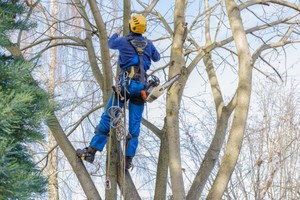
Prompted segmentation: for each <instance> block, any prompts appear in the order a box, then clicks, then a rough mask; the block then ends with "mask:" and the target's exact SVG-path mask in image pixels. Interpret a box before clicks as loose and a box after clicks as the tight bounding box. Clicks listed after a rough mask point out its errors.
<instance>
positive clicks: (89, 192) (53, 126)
mask: <svg viewBox="0 0 300 200" xmlns="http://www.w3.org/2000/svg"><path fill="white" fill-rule="evenodd" d="M47 125H48V127H49V128H50V130H51V132H52V133H53V136H54V138H55V140H56V141H57V143H58V145H59V147H60V148H61V150H62V151H63V153H64V155H65V156H66V158H67V159H68V161H69V163H70V165H71V167H72V169H73V171H74V173H75V174H76V176H77V178H78V180H79V182H80V184H81V186H82V189H83V191H84V193H85V194H86V196H87V198H88V199H89V200H101V197H100V195H99V193H98V191H97V188H96V187H95V185H94V183H93V180H92V179H91V177H90V175H89V173H88V171H87V170H86V168H85V166H84V164H83V162H82V160H81V159H79V158H78V157H77V156H76V152H75V149H74V147H73V146H72V144H71V142H70V141H69V140H68V138H67V136H66V135H65V133H64V131H63V129H62V127H61V126H60V124H59V121H58V119H57V118H56V116H55V114H54V113H52V115H51V116H50V117H49V118H48V119H47Z"/></svg>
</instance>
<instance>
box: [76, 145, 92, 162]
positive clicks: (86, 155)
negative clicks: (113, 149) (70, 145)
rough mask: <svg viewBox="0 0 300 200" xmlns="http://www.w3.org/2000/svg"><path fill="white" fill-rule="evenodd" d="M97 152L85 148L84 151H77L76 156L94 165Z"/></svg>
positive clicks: (90, 148)
mask: <svg viewBox="0 0 300 200" xmlns="http://www.w3.org/2000/svg"><path fill="white" fill-rule="evenodd" d="M96 152H97V150H96V149H94V148H93V147H85V148H84V149H77V150H76V155H77V156H78V157H79V158H81V159H82V160H85V161H87V162H89V163H93V162H94V159H95V154H96Z"/></svg>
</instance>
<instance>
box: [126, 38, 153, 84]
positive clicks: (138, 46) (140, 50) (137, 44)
mask: <svg viewBox="0 0 300 200" xmlns="http://www.w3.org/2000/svg"><path fill="white" fill-rule="evenodd" d="M128 40H129V42H130V44H131V45H132V46H133V47H134V49H135V51H136V53H137V55H138V57H139V68H140V75H141V77H140V81H141V82H142V83H143V84H146V72H145V68H144V62H143V55H144V50H145V48H146V46H147V43H148V40H147V38H144V39H143V40H138V39H135V38H133V37H132V36H128Z"/></svg>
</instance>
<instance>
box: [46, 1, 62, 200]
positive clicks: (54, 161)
mask: <svg viewBox="0 0 300 200" xmlns="http://www.w3.org/2000/svg"><path fill="white" fill-rule="evenodd" d="M51 14H52V16H54V17H55V18H56V19H58V2H57V0H55V1H52V3H51ZM57 28H58V23H56V22H54V24H53V26H52V27H51V28H50V30H49V31H50V35H51V37H55V36H56V31H57ZM55 43H57V41H56V40H54V41H53V44H55ZM56 66H57V47H53V48H51V49H50V70H49V81H48V91H49V93H50V99H49V101H50V104H51V103H53V102H54V96H55V80H56ZM48 130H49V129H48ZM48 135H49V145H48V146H49V147H50V148H52V147H54V146H55V145H56V141H55V138H54V136H53V134H52V132H51V130H49V131H48ZM57 165H58V152H57V148H55V149H54V150H53V151H52V152H51V153H50V154H49V166H48V169H49V184H48V196H49V199H51V200H59V190H58V180H57V174H58V166H57Z"/></svg>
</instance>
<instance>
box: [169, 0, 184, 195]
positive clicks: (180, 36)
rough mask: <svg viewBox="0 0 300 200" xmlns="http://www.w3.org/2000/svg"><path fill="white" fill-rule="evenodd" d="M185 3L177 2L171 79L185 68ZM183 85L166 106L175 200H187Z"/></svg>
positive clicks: (171, 93)
mask: <svg viewBox="0 0 300 200" xmlns="http://www.w3.org/2000/svg"><path fill="white" fill-rule="evenodd" d="M185 7H186V5H185V1H182V0H176V1H175V13H174V22H175V23H174V37H173V44H172V48H171V62H170V69H169V77H173V76H175V75H176V74H178V73H180V71H181V69H182V68H184V65H185V62H184V57H183V43H184V39H185V38H184V33H185V31H186V29H185V25H186V24H185ZM181 90H182V88H181V85H180V84H173V86H172V87H171V88H170V89H169V91H168V93H167V105H166V129H167V135H168V145H169V169H170V176H171V188H172V193H173V197H174V199H175V200H177V199H178V200H183V199H185V190H184V182H183V176H182V167H181V153H180V136H179V119H178V114H179V107H180V97H178V94H180V93H181Z"/></svg>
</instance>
